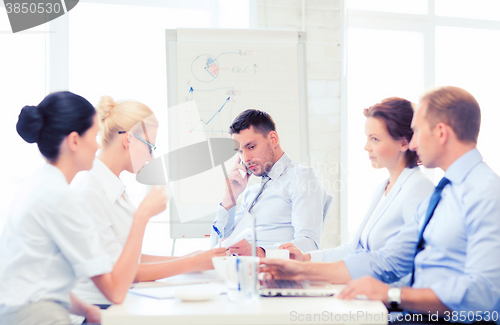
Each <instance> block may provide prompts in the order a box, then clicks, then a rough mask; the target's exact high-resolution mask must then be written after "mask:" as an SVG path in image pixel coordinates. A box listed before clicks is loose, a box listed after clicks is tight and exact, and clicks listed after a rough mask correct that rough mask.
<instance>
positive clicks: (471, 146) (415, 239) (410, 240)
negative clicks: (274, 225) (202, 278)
mask: <svg viewBox="0 0 500 325" xmlns="http://www.w3.org/2000/svg"><path fill="white" fill-rule="evenodd" d="M480 119H481V115H480V110H479V105H478V103H477V102H476V100H475V99H474V97H473V96H472V95H471V94H469V93H468V92H467V91H465V90H463V89H460V88H457V87H449V86H448V87H441V88H438V89H434V90H432V91H430V92H428V93H426V94H424V95H423V96H422V98H421V100H420V103H419V105H418V107H417V109H416V113H415V115H414V118H413V121H412V128H413V129H414V135H413V138H412V140H411V143H410V148H411V149H412V150H416V151H417V153H418V155H419V157H420V159H421V161H422V163H423V164H424V166H426V167H428V168H434V167H439V168H441V169H443V170H444V171H445V175H444V177H443V179H442V180H441V181H440V183H439V185H438V186H437V187H436V189H435V191H434V193H433V194H432V196H431V197H429V198H428V199H426V200H424V201H423V202H422V203H421V204H420V206H419V207H418V209H417V212H416V214H415V216H414V218H413V220H412V221H411V222H409V223H407V224H405V225H404V226H403V228H402V229H401V232H400V233H399V234H398V235H397V236H395V237H393V238H392V239H391V240H389V241H388V242H387V243H386V245H385V246H384V247H383V248H381V249H380V250H378V251H373V252H364V251H357V252H355V253H354V254H352V255H350V256H348V257H346V258H345V259H344V260H343V261H340V262H336V263H321V264H320V263H302V262H296V261H284V262H282V261H279V260H263V263H265V264H266V265H268V266H267V267H266V268H263V271H267V272H269V273H270V274H271V275H273V276H274V277H275V278H294V279H318V280H328V281H330V282H332V283H348V285H347V286H346V288H345V289H344V290H343V291H342V292H341V293H340V294H339V296H338V297H339V298H342V299H353V298H355V297H357V296H358V295H365V296H367V297H368V298H369V299H374V300H381V301H383V302H385V303H386V304H390V305H392V306H393V307H399V308H402V309H404V310H408V311H411V312H419V313H423V314H425V315H428V313H432V314H436V313H437V315H438V316H439V317H440V318H441V319H444V320H450V321H465V322H473V321H495V322H496V321H498V320H499V315H498V313H499V310H500V258H499V256H500V178H499V177H498V175H496V174H495V173H494V172H493V171H492V170H491V169H490V168H489V167H488V166H487V165H486V163H484V162H483V159H482V157H481V154H480V153H479V151H478V150H477V149H476V144H477V137H478V134H479V126H480ZM408 273H410V274H412V286H411V287H403V288H391V287H390V286H388V285H387V284H386V283H391V282H394V281H396V280H398V279H399V278H401V277H403V276H404V275H406V274H408ZM353 279H354V280H353Z"/></svg>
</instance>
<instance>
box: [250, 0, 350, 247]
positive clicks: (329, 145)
mask: <svg viewBox="0 0 500 325" xmlns="http://www.w3.org/2000/svg"><path fill="white" fill-rule="evenodd" d="M257 7H258V10H257V17H258V18H257V19H258V23H257V27H258V28H272V29H294V30H299V31H305V32H306V33H307V81H308V83H307V87H308V93H309V102H308V106H309V133H310V138H309V139H310V148H311V156H310V161H311V166H312V167H314V168H315V170H316V172H317V173H318V175H319V176H320V177H321V179H322V180H323V184H324V185H325V188H326V190H327V191H328V192H329V193H331V194H332V195H333V196H334V202H333V207H332V209H331V211H330V217H329V218H328V219H327V222H326V224H325V228H324V231H323V237H322V240H321V247H322V248H327V247H332V246H336V245H338V244H339V243H340V190H341V188H342V187H341V184H342V183H341V181H340V172H341V169H340V53H341V52H340V51H341V48H340V37H341V29H340V27H341V24H340V16H341V8H340V7H341V1H340V0H302V1H301V0H258V1H257ZM278 128H279V126H278ZM284 149H285V150H286V148H284Z"/></svg>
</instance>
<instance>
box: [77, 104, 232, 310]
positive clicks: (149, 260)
mask: <svg viewBox="0 0 500 325" xmlns="http://www.w3.org/2000/svg"><path fill="white" fill-rule="evenodd" d="M97 113H98V116H99V120H100V122H101V131H100V137H101V140H102V149H101V152H100V153H99V155H98V157H97V158H96V159H95V161H94V167H93V168H92V170H90V171H89V172H88V173H87V175H85V177H84V179H83V181H82V182H81V183H80V184H79V185H78V189H79V190H80V191H81V192H82V193H83V194H84V197H85V198H86V200H87V202H88V204H89V205H90V207H91V208H92V210H93V211H94V212H95V214H96V215H97V218H98V224H99V228H100V229H99V230H100V231H99V232H100V234H101V240H102V242H103V245H104V249H105V250H106V252H107V253H108V254H109V255H110V256H111V258H112V260H115V259H116V258H117V256H119V254H120V253H121V251H122V250H123V245H124V243H125V242H126V241H127V238H128V236H129V232H130V226H131V220H132V216H133V215H134V212H135V208H134V206H133V204H132V202H131V201H130V199H129V198H128V196H127V192H126V191H125V186H124V185H123V183H122V181H121V180H120V178H119V176H120V174H121V173H122V172H123V171H127V172H130V173H134V174H137V173H138V172H139V170H140V169H141V168H142V167H143V166H144V165H145V164H146V163H147V162H149V161H151V159H152V152H153V150H154V149H155V145H154V144H155V142H156V135H157V130H158V121H157V119H156V117H155V116H154V114H153V111H152V110H151V109H150V108H149V107H147V106H146V105H144V104H142V103H140V102H137V101H119V102H115V101H114V100H113V99H112V98H111V97H109V96H104V97H102V98H101V100H100V102H99V104H98V105H97ZM223 255H225V249H224V248H219V249H213V250H209V251H205V252H200V253H195V254H190V255H187V256H184V257H165V256H152V255H145V254H142V255H141V260H140V264H139V268H138V271H137V275H136V277H135V281H152V280H156V279H160V278H165V277H169V276H172V275H176V274H181V273H186V272H194V271H202V270H208V269H212V268H213V265H212V257H215V256H223ZM73 292H74V293H75V294H77V295H78V296H79V297H81V298H82V299H83V300H85V301H86V302H89V303H92V304H97V305H109V304H110V302H109V301H108V299H106V297H105V296H103V295H102V294H101V293H100V292H99V291H98V290H97V288H95V286H94V284H93V283H92V282H91V281H89V280H88V279H87V280H85V281H83V282H81V283H79V284H78V285H77V286H76V288H75V290H74V291H73Z"/></svg>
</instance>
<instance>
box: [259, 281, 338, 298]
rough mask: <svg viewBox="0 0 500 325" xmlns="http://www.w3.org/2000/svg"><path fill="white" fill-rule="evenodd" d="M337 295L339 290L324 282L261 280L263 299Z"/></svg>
mask: <svg viewBox="0 0 500 325" xmlns="http://www.w3.org/2000/svg"><path fill="white" fill-rule="evenodd" d="M336 293H338V288H335V286H334V285H332V284H330V283H328V282H323V281H308V280H304V281H295V280H274V279H273V280H260V289H259V294H260V295H261V296H263V297H327V296H333V295H334V294H336Z"/></svg>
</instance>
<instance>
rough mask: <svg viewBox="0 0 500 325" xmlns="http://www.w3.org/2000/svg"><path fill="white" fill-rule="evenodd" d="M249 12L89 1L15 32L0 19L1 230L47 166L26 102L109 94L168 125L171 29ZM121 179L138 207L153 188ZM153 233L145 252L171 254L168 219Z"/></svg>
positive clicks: (230, 24)
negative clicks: (23, 127) (27, 127)
mask: <svg viewBox="0 0 500 325" xmlns="http://www.w3.org/2000/svg"><path fill="white" fill-rule="evenodd" d="M0 6H1V7H2V8H3V3H2V4H0ZM249 7H250V2H249V0H237V1H234V0H217V1H204V0H193V1H176V0H164V1H155V0H106V1H93V0H87V1H85V0H83V1H80V2H79V4H78V6H77V7H75V8H74V9H73V10H71V11H70V12H69V13H68V14H67V15H64V16H62V17H60V18H58V19H55V20H53V21H51V22H49V23H47V24H45V25H42V26H39V27H36V28H33V29H30V30H28V31H26V32H22V33H16V34H12V33H11V29H10V24H9V21H8V19H7V15H0V42H1V44H2V49H6V48H8V49H9V51H2V52H1V53H0V59H1V61H0V65H2V69H1V71H2V74H1V77H0V86H1V87H2V89H11V90H13V91H7V92H4V93H2V96H0V107H2V111H3V114H4V115H3V118H2V120H1V121H0V125H1V131H0V132H1V133H0V135H1V136H2V138H3V139H8V141H4V148H3V150H4V152H7V153H12V154H11V155H10V157H9V156H7V157H5V156H4V159H2V162H1V164H2V166H1V167H2V170H3V171H4V175H2V176H0V182H1V184H2V192H1V193H0V198H1V201H0V230H1V228H2V224H3V220H4V217H5V216H6V214H7V210H8V207H9V206H10V204H11V202H12V200H13V199H14V196H15V195H16V194H17V192H18V188H19V186H20V185H19V184H21V183H22V181H23V180H25V179H26V178H27V177H28V176H27V175H29V174H30V173H33V172H34V171H36V170H37V169H38V168H39V167H40V166H41V165H43V163H44V160H43V159H42V157H41V155H40V154H39V152H38V148H37V147H36V145H31V146H30V145H28V144H26V143H25V142H24V141H23V140H22V139H21V138H20V137H19V136H18V135H17V132H16V130H15V124H16V121H17V116H18V114H19V112H20V109H21V108H22V107H23V106H24V105H27V104H33V105H36V104H38V103H39V102H40V101H41V100H42V99H43V97H44V96H45V95H47V94H48V93H50V92H52V91H57V90H63V89H64V90H65V89H69V90H70V91H72V92H75V93H77V94H79V95H82V96H84V97H85V98H87V99H88V100H89V101H90V102H91V103H92V104H97V103H98V101H99V98H100V97H101V96H103V95H110V96H112V97H113V98H114V99H115V100H120V99H135V100H138V101H141V102H143V103H145V104H147V105H148V106H149V107H151V108H152V109H153V111H155V113H156V114H157V116H158V118H159V120H160V122H161V121H165V124H166V110H167V98H166V96H167V94H166V89H167V87H166V54H165V29H175V28H182V27H185V28H187V27H188V28H249V24H250V18H249V16H250V8H249ZM110 17H112V19H110ZM50 77H52V79H50ZM165 142H166V141H165ZM158 149H159V150H158V151H157V152H156V153H155V154H156V155H158V154H162V153H165V152H167V148H166V147H165V146H164V145H163V146H161V145H158ZM122 179H123V180H124V183H125V185H126V186H127V192H128V193H129V195H130V197H131V199H132V201H133V202H134V203H135V204H136V205H138V204H139V203H140V202H141V200H142V198H143V197H144V195H145V194H146V187H145V186H143V185H141V184H138V183H137V182H136V181H135V175H131V174H128V173H126V172H125V173H123V174H122ZM5 189H8V190H5ZM146 232H147V233H146V235H145V240H144V244H143V252H145V253H148V254H166V255H168V254H170V250H171V244H172V243H171V240H170V236H169V235H170V233H169V227H168V218H167V216H166V214H163V215H162V216H158V217H155V218H153V219H152V220H151V222H150V224H149V225H148V227H147V230H146ZM208 245H209V244H208V240H206V239H199V240H198V239H189V240H188V239H186V240H183V241H181V242H179V244H178V245H177V247H176V255H180V254H184V253H188V252H191V251H193V250H195V249H196V250H198V249H200V247H204V248H208Z"/></svg>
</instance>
